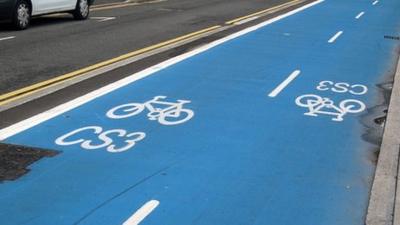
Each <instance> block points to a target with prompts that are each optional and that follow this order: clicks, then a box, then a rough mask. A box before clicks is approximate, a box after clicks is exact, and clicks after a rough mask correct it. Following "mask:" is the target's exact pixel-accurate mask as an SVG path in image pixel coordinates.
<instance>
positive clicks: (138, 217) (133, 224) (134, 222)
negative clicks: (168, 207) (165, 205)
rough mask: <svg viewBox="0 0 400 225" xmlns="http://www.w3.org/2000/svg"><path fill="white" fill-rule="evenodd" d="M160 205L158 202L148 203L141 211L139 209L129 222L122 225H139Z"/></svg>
mask: <svg viewBox="0 0 400 225" xmlns="http://www.w3.org/2000/svg"><path fill="white" fill-rule="evenodd" d="M159 204H160V202H159V201H157V200H151V201H148V202H147V203H146V204H144V205H143V206H142V207H140V209H138V210H137V211H136V212H135V213H134V214H133V215H132V216H131V217H129V219H128V220H127V221H125V222H124V223H123V224H122V225H138V224H139V223H140V222H142V220H143V219H144V218H146V216H148V215H149V214H150V213H151V212H152V211H153V210H154V209H155V208H157V206H158V205H159Z"/></svg>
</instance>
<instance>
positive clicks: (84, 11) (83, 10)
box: [73, 0, 89, 20]
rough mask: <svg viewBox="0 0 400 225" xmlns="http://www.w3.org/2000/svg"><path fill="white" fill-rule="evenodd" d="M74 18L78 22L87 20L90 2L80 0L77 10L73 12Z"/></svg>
mask: <svg viewBox="0 0 400 225" xmlns="http://www.w3.org/2000/svg"><path fill="white" fill-rule="evenodd" d="M73 15H74V18H75V19H77V20H84V19H87V18H88V16H89V2H88V0H78V2H77V3H76V7H75V10H74V12H73Z"/></svg>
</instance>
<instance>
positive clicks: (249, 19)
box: [234, 16, 260, 25]
mask: <svg viewBox="0 0 400 225" xmlns="http://www.w3.org/2000/svg"><path fill="white" fill-rule="evenodd" d="M258 18H260V17H259V16H253V17H250V18H247V19H244V20H240V21H238V22H236V23H234V24H235V25H241V24H244V23H247V22H250V21H253V20H256V19H258Z"/></svg>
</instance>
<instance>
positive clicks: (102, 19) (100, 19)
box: [90, 16, 116, 22]
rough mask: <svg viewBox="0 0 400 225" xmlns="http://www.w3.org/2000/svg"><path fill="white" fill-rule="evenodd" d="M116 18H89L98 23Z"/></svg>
mask: <svg viewBox="0 0 400 225" xmlns="http://www.w3.org/2000/svg"><path fill="white" fill-rule="evenodd" d="M115 18H116V17H105V16H99V17H90V19H92V20H98V21H99V22H104V21H109V20H115Z"/></svg>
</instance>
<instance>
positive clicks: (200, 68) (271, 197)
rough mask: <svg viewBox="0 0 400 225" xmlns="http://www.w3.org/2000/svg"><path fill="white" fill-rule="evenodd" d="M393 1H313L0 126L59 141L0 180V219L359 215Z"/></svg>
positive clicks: (358, 219) (171, 220) (21, 141)
mask: <svg viewBox="0 0 400 225" xmlns="http://www.w3.org/2000/svg"><path fill="white" fill-rule="evenodd" d="M399 9H400V2H398V1H395V0H386V1H383V0H382V1H377V2H375V3H374V2H373V1H351V2H349V1H345V0H337V1H328V0H327V1H324V2H319V4H315V5H312V6H311V5H310V7H309V8H304V10H301V11H299V12H297V13H294V14H293V15H288V16H287V17H285V18H282V19H280V20H278V21H276V22H274V23H271V24H268V25H267V23H266V24H265V25H266V26H259V29H257V30H255V31H252V32H249V33H246V34H244V35H242V36H239V37H237V38H234V39H232V40H229V41H227V42H224V43H221V44H219V45H217V46H215V47H213V48H210V49H208V50H207V51H204V52H200V53H199V54H196V55H194V56H192V57H189V58H186V59H185V60H183V61H180V62H178V63H176V64H174V65H171V66H169V67H167V68H164V69H162V70H159V71H158V72H156V73H153V74H151V75H150V76H147V77H145V78H143V79H140V80H137V81H135V82H132V83H129V84H127V85H125V86H123V87H120V88H118V89H116V90H114V91H112V92H109V93H107V94H105V95H102V96H100V97H97V98H95V99H93V100H91V101H88V102H86V103H85V104H82V105H79V106H77V107H75V108H73V109H71V110H68V111H66V112H63V113H61V114H60V115H57V116H56V117H54V118H51V119H48V120H45V121H43V122H41V123H39V124H37V125H35V126H32V127H29V128H28V129H25V130H22V131H21V132H18V133H16V134H14V135H12V136H10V137H7V138H6V139H5V140H3V142H5V143H11V144H18V145H27V146H33V147H40V148H44V149H51V150H57V151H60V154H58V155H57V156H55V157H52V158H45V159H42V160H40V161H39V162H37V163H35V164H33V165H32V166H31V167H30V169H31V171H30V172H29V173H28V174H27V175H25V176H23V177H22V178H20V179H18V180H17V181H12V182H4V183H2V184H0V202H1V204H0V223H1V224H4V225H5V224H40V225H43V224H126V225H128V224H138V223H140V224H149V225H150V224H162V225H166V224H185V225H187V224H208V225H210V224H213V225H214V224H230V225H233V224H246V225H247V224H257V225H261V224H274V225H288V224H298V225H300V224H301V225H310V224H318V225H321V224H324V225H334V224H335V225H338V224H343V225H353V224H354V225H361V224H364V218H365V213H366V208H367V204H368V198H369V191H370V188H371V183H372V179H373V173H374V169H375V163H374V162H373V160H371V158H372V156H373V154H374V153H373V151H374V149H376V146H375V145H373V144H371V143H369V142H367V141H364V140H363V138H362V136H363V135H364V134H365V132H366V127H364V125H363V124H362V123H361V122H360V120H361V118H362V117H363V116H364V115H366V114H367V112H368V108H371V107H374V106H376V105H378V104H381V103H382V102H381V100H380V98H379V97H378V96H380V93H379V89H378V88H377V87H376V84H379V83H382V82H385V81H386V79H388V78H387V76H388V75H390V71H391V70H393V68H394V65H395V61H396V59H397V53H396V51H397V50H398V49H399V42H398V41H396V40H391V39H384V38H383V37H384V35H398V34H399V32H400V14H398V13H397V12H398V10H399ZM362 12H363V13H362ZM360 15H362V16H360ZM356 17H358V18H356ZM133 76H135V75H133ZM9 130H10V129H7V128H6V129H4V130H2V131H0V137H1V135H3V136H7V132H9Z"/></svg>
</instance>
